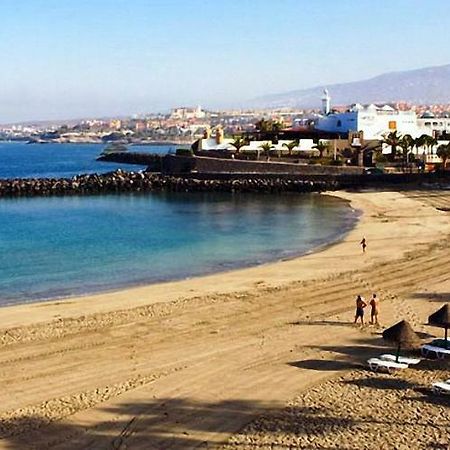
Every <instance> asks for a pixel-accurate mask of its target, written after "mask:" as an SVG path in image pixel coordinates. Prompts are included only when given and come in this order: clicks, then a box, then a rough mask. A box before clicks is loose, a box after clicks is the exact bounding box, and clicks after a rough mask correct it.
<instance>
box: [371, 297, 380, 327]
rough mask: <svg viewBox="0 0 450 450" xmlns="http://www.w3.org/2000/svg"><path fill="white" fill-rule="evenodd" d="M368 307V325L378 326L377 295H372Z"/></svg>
mask: <svg viewBox="0 0 450 450" xmlns="http://www.w3.org/2000/svg"><path fill="white" fill-rule="evenodd" d="M369 305H370V323H372V324H375V325H378V311H379V309H378V298H377V294H372V299H371V300H370V302H369Z"/></svg>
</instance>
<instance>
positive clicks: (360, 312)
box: [354, 295, 367, 325]
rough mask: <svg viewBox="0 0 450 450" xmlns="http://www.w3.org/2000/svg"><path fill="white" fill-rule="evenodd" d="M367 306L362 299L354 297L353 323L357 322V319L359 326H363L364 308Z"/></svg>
mask: <svg viewBox="0 0 450 450" xmlns="http://www.w3.org/2000/svg"><path fill="white" fill-rule="evenodd" d="M366 306H367V303H366V302H365V301H364V299H363V298H362V297H361V296H360V295H358V296H357V297H356V314H355V322H354V323H356V322H357V320H358V318H360V319H361V325H364V308H365V307H366Z"/></svg>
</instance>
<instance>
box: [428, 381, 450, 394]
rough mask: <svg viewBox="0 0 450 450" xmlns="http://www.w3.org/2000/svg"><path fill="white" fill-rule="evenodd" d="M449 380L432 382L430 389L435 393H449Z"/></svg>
mask: <svg viewBox="0 0 450 450" xmlns="http://www.w3.org/2000/svg"><path fill="white" fill-rule="evenodd" d="M449 381H450V380H447V381H437V382H436V383H433V386H432V388H431V389H432V390H433V392H434V393H435V394H450V383H449Z"/></svg>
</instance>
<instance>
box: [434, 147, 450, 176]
mask: <svg viewBox="0 0 450 450" xmlns="http://www.w3.org/2000/svg"><path fill="white" fill-rule="evenodd" d="M436 155H438V156H439V158H441V159H442V170H445V166H446V164H447V160H449V159H450V143H449V144H441V145H440V146H439V147H438V148H437V151H436Z"/></svg>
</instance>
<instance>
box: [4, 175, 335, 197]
mask: <svg viewBox="0 0 450 450" xmlns="http://www.w3.org/2000/svg"><path fill="white" fill-rule="evenodd" d="M339 187H340V186H339V183H337V182H336V181H324V180H302V179H293V178H286V177H281V176H280V177H269V176H264V175H255V176H251V175H248V176H246V177H245V178H243V177H238V178H236V177H228V178H225V179H210V178H209V179H200V178H195V175H191V176H168V175H161V174H156V173H151V172H145V171H144V172H125V171H123V170H120V169H119V170H116V171H114V172H109V173H106V174H87V175H78V176H75V177H73V178H23V179H18V178H15V179H2V180H0V197H21V196H23V197H32V196H62V195H98V194H110V193H122V192H154V191H162V190H166V191H172V192H208V191H217V192H264V193H274V192H320V191H324V190H334V189H338V188H339Z"/></svg>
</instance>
